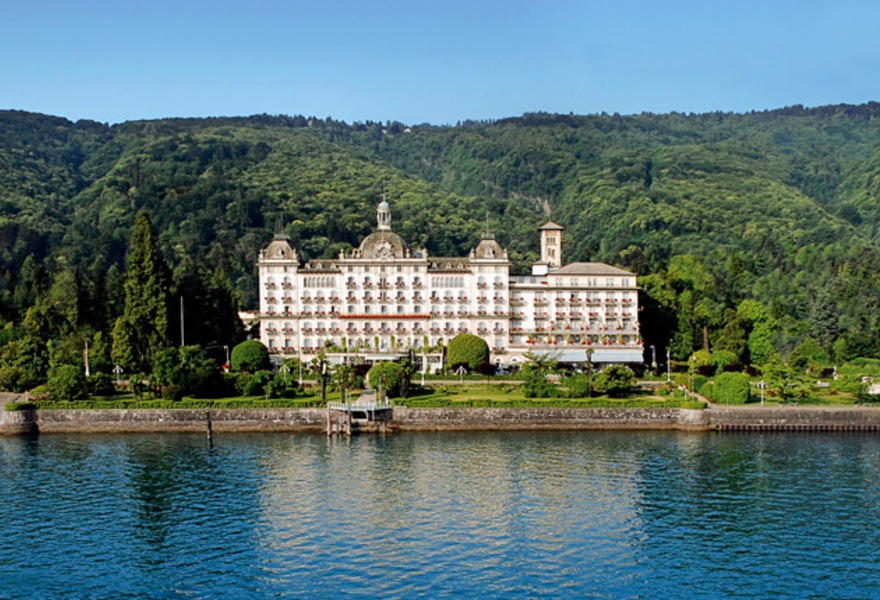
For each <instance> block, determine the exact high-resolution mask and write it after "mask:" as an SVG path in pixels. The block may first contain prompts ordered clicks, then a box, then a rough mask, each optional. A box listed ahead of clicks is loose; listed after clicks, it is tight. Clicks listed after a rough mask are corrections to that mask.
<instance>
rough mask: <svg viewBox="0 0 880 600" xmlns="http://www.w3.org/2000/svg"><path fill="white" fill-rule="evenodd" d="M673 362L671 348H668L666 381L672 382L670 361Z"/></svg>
mask: <svg viewBox="0 0 880 600" xmlns="http://www.w3.org/2000/svg"><path fill="white" fill-rule="evenodd" d="M671 362H672V359H671V358H670V354H669V348H667V349H666V383H671V382H672V377H671V376H670V373H671V371H670V363H671Z"/></svg>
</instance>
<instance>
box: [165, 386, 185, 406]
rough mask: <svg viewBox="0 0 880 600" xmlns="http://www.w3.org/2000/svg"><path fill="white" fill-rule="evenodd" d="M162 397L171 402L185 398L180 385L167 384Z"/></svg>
mask: <svg viewBox="0 0 880 600" xmlns="http://www.w3.org/2000/svg"><path fill="white" fill-rule="evenodd" d="M162 399H163V400H168V401H170V402H180V401H181V400H183V388H182V387H181V386H179V385H166V386H165V387H164V388H162Z"/></svg>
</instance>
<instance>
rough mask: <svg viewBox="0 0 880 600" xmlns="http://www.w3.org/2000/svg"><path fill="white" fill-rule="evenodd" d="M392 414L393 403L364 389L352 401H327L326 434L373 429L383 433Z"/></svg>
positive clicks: (350, 432) (348, 434)
mask: <svg viewBox="0 0 880 600" xmlns="http://www.w3.org/2000/svg"><path fill="white" fill-rule="evenodd" d="M392 415H393V405H392V404H391V402H389V401H388V400H387V399H384V398H382V399H379V398H377V395H376V392H375V390H366V391H364V392H363V393H362V394H361V395H360V396H359V397H358V399H357V400H355V401H353V402H328V403H327V435H328V436H329V435H334V434H336V435H340V434H345V435H347V436H351V435H353V434H355V433H359V432H368V431H375V432H380V433H384V432H386V431H387V430H388V423H389V422H390V421H391V418H392Z"/></svg>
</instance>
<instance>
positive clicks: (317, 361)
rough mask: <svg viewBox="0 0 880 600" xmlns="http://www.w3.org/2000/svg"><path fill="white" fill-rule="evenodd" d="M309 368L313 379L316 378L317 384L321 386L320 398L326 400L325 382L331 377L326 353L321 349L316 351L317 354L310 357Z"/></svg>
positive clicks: (330, 368) (331, 373) (331, 369)
mask: <svg viewBox="0 0 880 600" xmlns="http://www.w3.org/2000/svg"><path fill="white" fill-rule="evenodd" d="M310 370H311V372H312V375H314V376H315V379H317V380H318V385H319V386H321V400H324V401H326V400H327V384H328V383H330V380H331V379H332V378H333V367H332V366H331V365H330V361H329V360H327V354H326V353H325V352H324V351H323V350H321V351H320V352H318V356H316V357H315V358H313V359H312V366H311V369H310Z"/></svg>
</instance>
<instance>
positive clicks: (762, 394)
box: [758, 379, 767, 406]
mask: <svg viewBox="0 0 880 600" xmlns="http://www.w3.org/2000/svg"><path fill="white" fill-rule="evenodd" d="M766 387H767V383H766V382H765V381H764V380H763V379H762V380H761V381H759V382H758V389H760V390H761V406H764V388H766Z"/></svg>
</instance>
